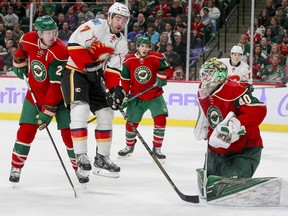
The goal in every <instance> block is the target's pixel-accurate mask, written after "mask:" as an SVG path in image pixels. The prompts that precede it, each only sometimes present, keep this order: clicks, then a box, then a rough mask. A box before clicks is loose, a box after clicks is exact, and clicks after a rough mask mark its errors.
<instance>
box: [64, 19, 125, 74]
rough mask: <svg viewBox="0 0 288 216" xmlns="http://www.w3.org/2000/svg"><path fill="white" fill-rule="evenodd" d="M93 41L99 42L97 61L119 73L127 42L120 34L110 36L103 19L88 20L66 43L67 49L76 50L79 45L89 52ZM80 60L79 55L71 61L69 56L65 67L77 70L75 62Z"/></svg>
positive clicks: (108, 28) (107, 26)
mask: <svg viewBox="0 0 288 216" xmlns="http://www.w3.org/2000/svg"><path fill="white" fill-rule="evenodd" d="M95 41H97V42H98V41H99V42H100V43H99V50H98V51H97V53H99V56H97V57H98V59H97V60H99V61H100V62H104V61H105V66H109V68H114V69H117V70H119V71H121V70H122V63H123V60H124V58H125V55H126V54H127V52H128V46H127V41H126V39H125V37H124V35H123V34H122V33H120V34H119V35H118V36H116V35H115V34H111V33H110V27H109V25H108V23H107V20H105V19H95V20H90V21H88V22H86V23H84V24H82V25H81V26H79V27H78V28H77V29H76V31H74V33H73V34H72V35H71V37H70V39H69V41H68V49H69V47H72V48H71V49H74V47H75V49H76V50H77V46H79V45H80V46H81V47H84V48H86V49H87V50H89V49H90V47H91V44H92V43H93V42H95ZM111 50H112V52H111ZM77 57H78V56H77ZM81 58H83V56H81V54H80V56H79V59H78V58H77V59H75V57H74V59H72V58H71V56H69V58H68V62H67V65H68V66H71V67H73V68H78V67H77V64H75V62H76V61H81ZM104 69H105V68H104ZM80 70H81V69H80Z"/></svg>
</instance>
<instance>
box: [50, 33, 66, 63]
mask: <svg viewBox="0 0 288 216" xmlns="http://www.w3.org/2000/svg"><path fill="white" fill-rule="evenodd" d="M49 51H50V53H51V54H52V55H53V56H54V57H55V58H56V59H58V60H59V61H66V60H67V59H68V50H67V46H66V44H64V43H63V42H62V41H61V40H60V39H59V38H57V39H56V42H55V43H54V44H53V46H51V47H50V48H49Z"/></svg>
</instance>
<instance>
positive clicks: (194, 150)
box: [0, 120, 288, 216]
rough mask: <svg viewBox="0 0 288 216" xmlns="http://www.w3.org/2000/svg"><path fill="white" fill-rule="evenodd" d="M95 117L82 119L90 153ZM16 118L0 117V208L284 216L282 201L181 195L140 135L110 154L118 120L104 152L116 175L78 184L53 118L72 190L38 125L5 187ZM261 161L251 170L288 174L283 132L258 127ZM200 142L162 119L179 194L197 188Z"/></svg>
mask: <svg viewBox="0 0 288 216" xmlns="http://www.w3.org/2000/svg"><path fill="white" fill-rule="evenodd" d="M94 127H95V124H89V137H88V139H89V146H88V148H89V153H88V155H89V156H90V158H91V160H92V161H93V157H94V155H95V141H94V135H93V131H94ZM17 129H18V121H4V120H1V121H0V131H1V132H0V133H1V145H0V193H1V194H0V216H10V215H17V216H19V215H24V216H25V215H27V216H28V215H29V216H34V215H37V216H38V215H41V216H46V215H47V216H48V215H49V216H51V215H53V216H57V215H61V216H65V215H82V216H86V215H87V216H88V215H98V216H106V215H107V216H108V215H109V216H115V215H121V216H122V215H123V216H124V215H125V216H130V215H131V216H132V215H133V216H134V215H137V216H146V215H149V216H153V215H155V216H156V215H157V216H161V215H163V216H164V215H165V216H175V215H177V216H186V215H190V216H191V215H195V216H200V215H211V216H232V215H235V216H236V215H237V216H238V215H240V216H250V215H251V216H256V215H257V216H258V215H259V216H271V215H273V216H282V215H283V216H284V215H285V216H286V215H288V207H249V208H248V207H231V206H229V207H227V206H215V205H210V204H207V203H206V202H205V201H203V200H200V203H199V204H192V203H188V202H184V201H182V200H181V199H180V198H179V196H178V195H177V193H176V192H175V191H174V189H173V188H172V186H171V185H170V184H169V182H168V181H167V179H166V178H165V176H164V175H163V174H162V172H161V170H160V169H159V168H158V166H157V165H156V163H154V162H153V160H152V158H151V156H150V155H149V153H148V152H147V150H146V149H145V148H144V146H143V145H142V143H141V142H140V141H138V142H137V146H136V148H135V151H134V154H133V156H132V157H131V158H129V159H118V158H117V152H118V150H120V149H121V148H123V147H124V146H125V141H124V125H114V133H113V137H114V139H113V146H112V149H111V159H113V160H114V162H115V163H116V164H117V165H119V166H120V167H121V174H120V178H117V179H112V178H104V177H100V176H95V175H93V174H91V176H90V182H89V183H88V184H87V185H86V188H84V187H83V186H82V185H80V184H79V183H78V181H77V179H76V176H75V174H74V171H73V170H72V167H71V165H70V163H69V162H68V156H67V154H66V151H65V148H64V144H63V143H62V140H61V137H60V133H59V132H58V131H57V130H56V124H55V123H54V122H52V123H51V125H49V130H50V132H51V134H52V137H53V139H54V141H55V143H56V145H57V148H58V150H59V152H60V154H61V157H62V159H63V162H64V164H65V167H66V168H67V170H68V172H69V175H70V177H71V179H72V182H73V184H74V186H75V189H76V191H77V195H78V197H77V198H75V197H74V192H73V190H72V187H71V185H70V184H69V181H68V179H67V177H66V175H65V172H64V170H63V168H62V166H61V163H60V161H59V159H58V157H57V154H56V152H55V149H54V147H53V145H52V142H51V140H50V138H49V136H48V134H47V131H46V130H43V131H40V132H38V134H37V136H36V139H35V141H34V142H33V144H32V148H31V151H30V154H29V158H28V160H27V161H26V164H25V167H24V168H23V170H22V175H21V179H20V182H19V183H18V184H17V185H16V186H15V187H14V188H13V185H12V184H11V183H10V182H9V181H8V177H9V172H10V163H11V153H12V148H13V145H14V140H15V134H16V131H17ZM139 132H140V133H141V135H142V136H143V138H144V139H145V141H146V142H147V143H148V144H149V146H150V147H151V140H152V127H151V126H140V127H139ZM262 137H263V140H264V145H265V147H264V149H263V154H262V162H261V164H260V166H259V167H258V170H257V172H256V173H255V175H254V177H267V176H269V177H272V176H273V177H283V178H288V168H287V165H288V133H276V132H262ZM206 148H207V146H206V143H205V142H204V141H203V142H199V141H196V140H195V138H194V136H193V128H188V127H185V128H184V127H167V130H166V136H165V142H164V146H163V153H165V154H166V155H167V160H166V163H165V164H163V166H164V168H165V170H166V171H167V173H168V174H169V176H170V177H171V179H172V180H173V182H174V183H175V185H176V186H177V187H178V189H179V190H180V191H181V192H182V193H184V194H186V195H194V194H197V184H196V172H195V169H196V168H198V167H202V165H203V162H204V154H205V151H206Z"/></svg>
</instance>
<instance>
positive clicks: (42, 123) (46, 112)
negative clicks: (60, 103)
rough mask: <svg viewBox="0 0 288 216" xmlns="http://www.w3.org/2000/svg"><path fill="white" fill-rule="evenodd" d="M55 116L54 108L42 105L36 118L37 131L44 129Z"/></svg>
mask: <svg viewBox="0 0 288 216" xmlns="http://www.w3.org/2000/svg"><path fill="white" fill-rule="evenodd" d="M55 114H56V107H53V106H48V105H43V106H42V109H41V112H40V113H39V114H38V115H37V116H36V125H38V127H39V130H43V129H44V128H46V127H47V126H48V125H49V124H50V122H51V120H52V118H53V117H54V116H55Z"/></svg>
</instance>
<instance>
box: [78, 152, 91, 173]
mask: <svg viewBox="0 0 288 216" xmlns="http://www.w3.org/2000/svg"><path fill="white" fill-rule="evenodd" d="M76 161H77V166H78V168H79V169H81V170H85V171H89V170H91V169H92V167H91V164H90V160H89V158H88V156H87V154H86V153H83V154H76Z"/></svg>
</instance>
